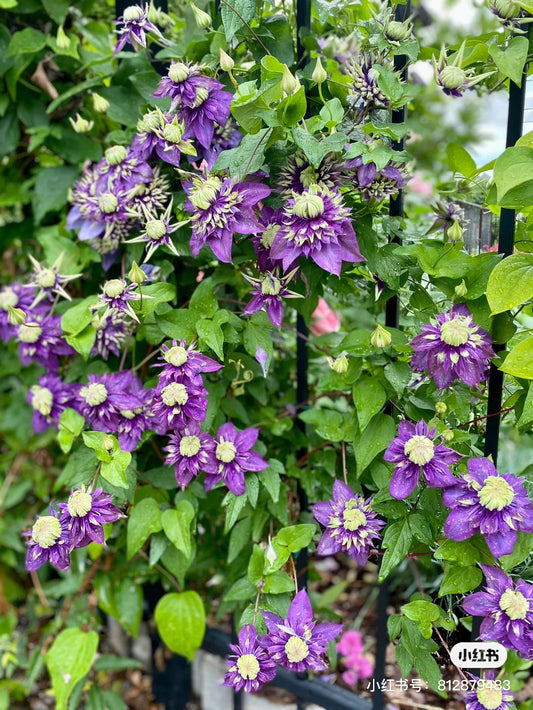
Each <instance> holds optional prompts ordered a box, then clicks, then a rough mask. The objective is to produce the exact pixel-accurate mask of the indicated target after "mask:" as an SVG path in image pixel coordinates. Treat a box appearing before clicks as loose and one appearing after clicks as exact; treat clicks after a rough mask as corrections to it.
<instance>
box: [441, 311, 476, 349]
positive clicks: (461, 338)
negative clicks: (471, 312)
mask: <svg viewBox="0 0 533 710" xmlns="http://www.w3.org/2000/svg"><path fill="white" fill-rule="evenodd" d="M468 324H469V319H467V318H466V317H465V316H455V318H452V320H447V321H446V322H445V323H443V324H442V325H441V327H440V339H441V340H442V341H443V342H444V343H446V345H455V346H458V345H464V344H465V343H467V342H468V338H469V337H470V327H469V325H468Z"/></svg>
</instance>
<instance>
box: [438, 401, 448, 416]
mask: <svg viewBox="0 0 533 710" xmlns="http://www.w3.org/2000/svg"><path fill="white" fill-rule="evenodd" d="M447 411H448V407H447V405H446V402H435V412H436V414H438V415H439V417H443V416H444V415H445V414H446V412H447Z"/></svg>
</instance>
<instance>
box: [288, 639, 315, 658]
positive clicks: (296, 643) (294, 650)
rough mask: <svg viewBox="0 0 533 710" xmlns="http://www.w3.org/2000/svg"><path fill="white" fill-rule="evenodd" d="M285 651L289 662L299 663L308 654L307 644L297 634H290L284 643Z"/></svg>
mask: <svg viewBox="0 0 533 710" xmlns="http://www.w3.org/2000/svg"><path fill="white" fill-rule="evenodd" d="M285 653H286V654H287V658H288V659H289V661H290V662H291V663H299V662H300V661H303V660H304V658H307V656H308V655H309V646H308V645H307V644H306V643H305V641H304V640H303V639H301V638H300V637H299V636H291V637H290V639H289V640H288V641H287V643H286V644H285Z"/></svg>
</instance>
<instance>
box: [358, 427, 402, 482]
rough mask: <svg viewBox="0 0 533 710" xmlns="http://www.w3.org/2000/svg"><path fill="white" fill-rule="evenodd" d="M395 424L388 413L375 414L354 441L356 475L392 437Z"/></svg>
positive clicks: (361, 471)
mask: <svg viewBox="0 0 533 710" xmlns="http://www.w3.org/2000/svg"><path fill="white" fill-rule="evenodd" d="M395 433H396V425H395V423H394V420H393V418H392V417H390V416H389V415H388V414H377V415H376V416H375V417H374V418H373V419H371V420H370V423H369V424H368V426H367V427H366V429H365V430H364V432H363V434H362V436H360V437H357V439H356V441H354V454H355V461H356V464H357V475H358V476H360V475H361V474H362V473H363V471H364V470H365V469H366V468H367V466H369V465H370V464H371V463H372V461H373V460H374V459H375V457H376V456H377V455H378V454H379V453H380V452H381V451H384V450H385V449H386V448H387V446H388V445H389V444H390V442H391V440H392V439H393V438H394V435H395Z"/></svg>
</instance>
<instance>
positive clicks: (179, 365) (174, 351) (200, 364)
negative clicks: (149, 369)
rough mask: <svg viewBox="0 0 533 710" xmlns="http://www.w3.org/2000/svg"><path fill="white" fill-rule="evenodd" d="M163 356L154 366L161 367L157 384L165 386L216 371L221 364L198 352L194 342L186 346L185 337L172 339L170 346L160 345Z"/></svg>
mask: <svg viewBox="0 0 533 710" xmlns="http://www.w3.org/2000/svg"><path fill="white" fill-rule="evenodd" d="M161 352H162V354H163V357H161V358H159V360H160V361H161V362H158V363H156V364H155V365H154V367H162V368H163V369H162V370H161V372H160V374H159V386H160V387H165V386H166V385H168V384H170V383H171V382H184V381H187V380H192V379H194V378H195V377H196V375H199V374H200V373H202V372H217V371H218V370H220V369H221V368H222V365H221V364H220V363H219V362H217V361H216V360H213V359H212V358H210V357H208V356H207V355H204V354H203V353H199V352H198V350H196V348H195V345H194V343H192V344H191V345H189V347H187V342H186V340H185V339H182V340H180V341H179V344H178V341H177V340H173V341H172V346H171V347H168V345H162V346H161Z"/></svg>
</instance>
